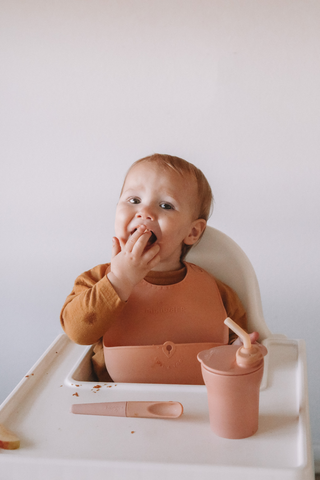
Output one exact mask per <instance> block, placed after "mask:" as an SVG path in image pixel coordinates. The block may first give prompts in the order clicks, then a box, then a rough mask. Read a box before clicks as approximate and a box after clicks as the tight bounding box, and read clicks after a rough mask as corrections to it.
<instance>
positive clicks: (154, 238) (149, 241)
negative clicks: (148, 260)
mask: <svg viewBox="0 0 320 480" xmlns="http://www.w3.org/2000/svg"><path fill="white" fill-rule="evenodd" d="M149 231H150V232H151V237H150V238H149V240H148V243H147V245H152V244H154V243H155V242H156V241H157V236H156V234H155V233H153V232H152V231H151V230H149Z"/></svg>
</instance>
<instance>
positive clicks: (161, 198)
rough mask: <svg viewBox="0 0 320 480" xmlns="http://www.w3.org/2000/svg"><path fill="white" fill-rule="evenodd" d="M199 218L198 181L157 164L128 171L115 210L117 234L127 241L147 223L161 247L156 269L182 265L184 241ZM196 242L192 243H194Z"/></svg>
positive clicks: (142, 165)
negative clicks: (140, 226) (181, 256)
mask: <svg viewBox="0 0 320 480" xmlns="http://www.w3.org/2000/svg"><path fill="white" fill-rule="evenodd" d="M196 218H197V184H196V180H195V179H194V178H193V177H192V176H190V175H185V176H181V175H179V174H178V173H177V172H175V171H174V170H172V171H168V170H164V169H163V168H161V167H159V166H158V165H156V164H154V163H148V162H142V163H139V164H138V165H136V166H134V167H133V168H132V169H131V170H130V171H129V173H128V175H127V178H126V181H125V184H124V186H123V190H122V193H121V197H120V199H119V203H118V206H117V210H116V220H115V231H116V236H117V237H118V238H119V239H121V240H122V241H123V242H126V241H127V240H128V238H129V237H130V235H132V234H133V232H134V231H135V230H136V229H137V228H138V227H139V225H145V227H146V228H147V229H148V230H151V231H152V232H153V235H152V236H151V238H150V241H149V242H152V243H157V244H158V245H159V246H160V258H161V260H160V264H159V266H158V267H157V268H156V269H157V270H171V269H172V270H174V269H177V268H180V266H181V263H180V255H181V248H182V244H183V243H188V244H190V240H188V238H187V237H188V235H189V233H190V230H191V229H192V225H193V222H194V220H196ZM192 243H193V242H192Z"/></svg>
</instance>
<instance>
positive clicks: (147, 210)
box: [136, 205, 154, 220]
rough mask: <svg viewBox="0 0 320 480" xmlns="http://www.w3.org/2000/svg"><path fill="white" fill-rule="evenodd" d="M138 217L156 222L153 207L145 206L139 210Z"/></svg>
mask: <svg viewBox="0 0 320 480" xmlns="http://www.w3.org/2000/svg"><path fill="white" fill-rule="evenodd" d="M136 217H137V218H141V219H142V220H154V212H153V211H152V208H151V207H149V206H145V205H144V206H141V207H140V208H139V211H138V212H137V213H136Z"/></svg>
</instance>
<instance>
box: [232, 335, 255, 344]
mask: <svg viewBox="0 0 320 480" xmlns="http://www.w3.org/2000/svg"><path fill="white" fill-rule="evenodd" d="M249 337H250V340H251V343H257V340H258V338H259V333H258V332H252V333H249ZM233 345H242V340H241V338H239V337H238V338H237V340H235V341H234V342H233Z"/></svg>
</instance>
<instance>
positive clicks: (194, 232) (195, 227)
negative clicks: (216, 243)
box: [184, 218, 207, 245]
mask: <svg viewBox="0 0 320 480" xmlns="http://www.w3.org/2000/svg"><path fill="white" fill-rule="evenodd" d="M206 226H207V222H206V220H204V219H203V218H198V220H194V222H192V224H191V227H190V230H189V233H188V235H187V236H186V238H185V239H184V243H185V244H186V245H194V244H195V243H197V241H198V240H199V239H200V237H201V235H202V234H203V232H204V231H205V229H206Z"/></svg>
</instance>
